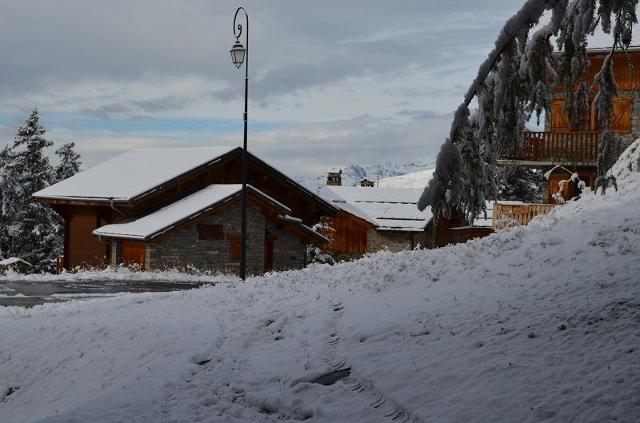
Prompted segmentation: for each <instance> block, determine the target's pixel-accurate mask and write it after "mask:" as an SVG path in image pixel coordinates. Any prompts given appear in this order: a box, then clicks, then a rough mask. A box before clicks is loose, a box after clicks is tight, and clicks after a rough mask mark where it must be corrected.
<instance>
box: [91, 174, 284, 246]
mask: <svg viewBox="0 0 640 423" xmlns="http://www.w3.org/2000/svg"><path fill="white" fill-rule="evenodd" d="M247 190H248V192H249V193H251V194H252V195H256V196H259V197H260V198H262V199H263V200H266V201H268V202H269V203H271V204H272V205H273V206H274V207H276V208H278V209H279V210H280V212H282V213H290V212H291V209H289V208H288V207H287V206H285V205H283V204H282V203H279V202H278V201H276V200H274V199H272V198H271V197H269V196H267V195H266V194H264V193H262V192H261V191H259V190H257V189H255V188H253V187H252V186H251V185H247ZM240 192H242V185H240V184H228V185H209V186H208V187H206V188H203V189H201V190H200V191H198V192H196V193H194V194H191V195H189V196H187V197H185V198H183V199H182V200H178V201H176V202H175V203H172V204H170V205H168V206H166V207H164V208H162V209H160V210H158V211H156V212H154V213H151V214H148V215H146V216H143V217H140V218H138V219H134V220H131V221H128V222H125V223H115V224H110V225H105V226H102V227H100V228H98V229H96V230H94V231H93V234H94V235H97V236H106V237H115V238H128V239H140V240H147V239H150V238H153V237H155V236H157V235H160V234H162V233H164V232H166V231H167V230H169V229H171V228H173V227H174V226H175V225H176V224H178V223H180V222H184V221H186V220H191V219H193V218H195V217H197V216H199V215H201V214H202V213H205V212H207V211H209V210H210V209H211V208H213V207H214V206H216V205H218V204H220V203H223V202H226V201H230V200H232V199H233V198H234V197H235V196H236V195H237V194H239V193H240Z"/></svg>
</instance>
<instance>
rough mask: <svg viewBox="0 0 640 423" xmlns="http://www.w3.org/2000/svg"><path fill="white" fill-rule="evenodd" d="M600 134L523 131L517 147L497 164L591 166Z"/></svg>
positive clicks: (596, 132) (594, 132) (598, 132)
mask: <svg viewBox="0 0 640 423" xmlns="http://www.w3.org/2000/svg"><path fill="white" fill-rule="evenodd" d="M600 136H601V132H600V131H588V132H586V131H585V132H525V133H524V134H523V137H522V143H521V144H520V148H518V149H517V150H515V151H512V152H509V153H506V154H503V155H502V156H501V157H500V160H499V163H501V164H508V163H514V164H520V165H565V166H567V165H569V166H595V164H596V159H597V158H598V149H599V145H600Z"/></svg>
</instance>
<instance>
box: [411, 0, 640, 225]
mask: <svg viewBox="0 0 640 423" xmlns="http://www.w3.org/2000/svg"><path fill="white" fill-rule="evenodd" d="M638 1H639V0H599V1H597V0H571V1H569V0H527V1H526V2H525V3H524V5H523V6H522V7H521V8H520V10H519V11H518V12H517V13H516V14H515V15H514V16H513V17H511V18H510V19H509V20H508V21H507V22H506V23H505V25H504V27H503V28H502V30H501V31H500V34H499V35H498V38H497V40H496V42H495V48H494V49H493V50H492V51H491V53H489V55H488V57H487V58H486V60H485V61H484V62H483V63H482V65H480V68H479V69H478V73H477V76H476V78H475V79H474V80H473V82H472V84H471V86H470V87H469V89H468V91H467V92H466V94H465V96H464V101H463V103H462V104H461V105H460V107H459V108H458V109H457V111H456V113H455V115H454V119H453V123H452V125H451V132H450V136H449V138H448V139H447V140H446V141H445V143H444V144H443V145H442V147H441V150H440V153H439V155H438V161H437V164H436V171H435V176H434V178H433V180H432V181H430V183H429V185H427V187H426V188H425V191H424V193H423V194H422V196H421V198H420V202H419V207H420V209H424V208H426V207H428V206H431V207H432V209H433V212H434V215H435V216H448V215H450V213H451V210H452V209H458V210H460V211H462V212H464V213H465V214H466V216H467V218H468V219H469V220H472V219H473V218H475V217H476V216H478V215H479V214H480V213H482V212H483V211H484V208H485V202H484V199H485V198H487V199H488V198H495V195H496V192H497V191H496V183H495V180H494V175H495V172H494V170H495V168H496V162H497V157H498V156H499V155H500V154H503V153H506V152H509V151H513V149H515V148H518V146H519V145H520V141H521V138H522V132H523V130H524V125H525V122H526V121H527V120H528V119H530V118H531V117H532V115H533V114H534V113H535V114H536V117H537V118H538V119H539V118H540V115H541V113H542V112H543V111H548V110H549V109H550V104H551V100H552V97H553V93H554V91H555V90H556V89H558V88H560V89H562V90H563V92H564V94H565V97H566V98H567V101H566V102H565V104H566V107H567V112H568V114H569V116H570V117H574V116H576V115H577V114H578V113H579V112H580V111H581V110H584V108H585V107H588V93H589V90H590V85H589V84H588V83H587V82H585V80H584V78H583V77H584V75H585V73H586V69H587V59H586V47H587V37H588V36H589V35H590V34H592V33H593V32H594V30H595V29H596V28H597V27H598V25H600V27H601V28H602V30H603V31H604V32H605V33H607V34H612V36H613V42H612V46H613V47H612V49H611V52H610V53H609V56H608V58H607V59H606V60H605V61H604V64H603V66H602V69H601V71H600V72H599V73H598V76H597V77H596V80H595V84H596V86H597V88H598V95H597V98H596V107H597V109H598V118H599V119H601V121H602V122H604V125H605V131H603V138H602V143H601V151H600V155H599V158H598V173H599V175H602V180H603V182H602V183H604V184H605V186H606V184H607V181H606V180H605V179H604V178H606V176H605V175H606V171H607V170H608V168H609V167H610V166H611V164H612V163H613V162H612V157H615V156H616V148H617V144H616V141H615V137H613V134H612V133H610V131H609V132H607V129H608V125H609V122H610V120H611V119H610V118H611V113H612V107H613V106H612V101H613V100H612V96H614V95H615V94H616V92H617V87H616V84H615V78H614V75H613V61H612V59H611V57H612V55H613V53H614V52H615V48H616V47H619V48H626V47H628V46H629V44H630V43H631V34H632V29H633V25H634V24H635V23H637V16H636V7H637V4H638ZM547 12H548V13H551V19H550V20H549V22H548V23H547V24H545V25H543V26H541V27H540V28H539V29H537V30H536V31H535V32H534V33H533V34H531V33H530V32H531V31H532V29H533V28H534V27H535V26H536V25H538V24H539V22H540V19H541V18H542V16H543V15H544V14H545V13H547ZM554 37H555V38H556V41H557V45H558V48H560V50H561V52H562V54H561V55H560V56H559V61H558V62H556V59H558V56H554V46H553V44H552V42H551V40H552V38H554ZM474 98H475V99H476V101H477V105H478V109H477V110H476V111H474V113H473V114H472V113H470V111H469V106H470V104H471V102H472V101H473V99H474ZM613 161H615V159H613ZM481 200H482V201H481Z"/></svg>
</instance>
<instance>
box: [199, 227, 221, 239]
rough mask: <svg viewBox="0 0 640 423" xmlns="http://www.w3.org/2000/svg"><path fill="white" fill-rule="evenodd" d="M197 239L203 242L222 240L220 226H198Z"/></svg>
mask: <svg viewBox="0 0 640 423" xmlns="http://www.w3.org/2000/svg"><path fill="white" fill-rule="evenodd" d="M198 239H199V240H204V241H216V240H221V239H224V232H223V231H222V225H207V224H199V225H198Z"/></svg>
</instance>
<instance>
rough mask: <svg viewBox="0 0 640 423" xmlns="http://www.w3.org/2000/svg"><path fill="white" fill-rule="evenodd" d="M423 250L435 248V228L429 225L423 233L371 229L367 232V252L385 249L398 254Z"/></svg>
mask: <svg viewBox="0 0 640 423" xmlns="http://www.w3.org/2000/svg"><path fill="white" fill-rule="evenodd" d="M418 245H419V246H420V247H421V248H432V247H433V226H432V225H431V224H429V225H427V228H426V229H425V230H424V231H422V232H407V231H378V230H376V229H369V230H368V231H367V252H370V253H372V252H376V251H380V250H384V249H388V250H389V251H393V252H398V251H402V250H409V249H413V248H415V247H417V246H418Z"/></svg>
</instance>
